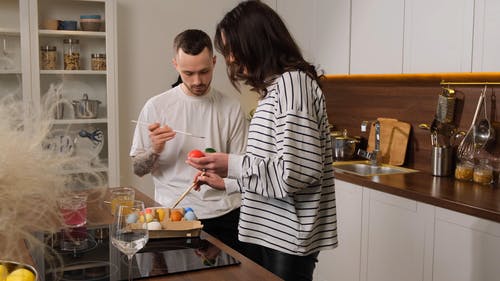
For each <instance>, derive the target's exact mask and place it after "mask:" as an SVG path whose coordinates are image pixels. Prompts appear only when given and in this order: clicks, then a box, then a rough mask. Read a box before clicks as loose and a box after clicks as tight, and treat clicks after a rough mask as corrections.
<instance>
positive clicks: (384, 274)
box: [314, 180, 500, 281]
mask: <svg viewBox="0 0 500 281" xmlns="http://www.w3.org/2000/svg"><path fill="white" fill-rule="evenodd" d="M335 184H336V195H337V199H336V202H337V220H338V234H339V246H338V247H337V248H336V249H334V250H331V251H323V252H321V253H320V255H319V262H318V264H317V267H316V270H315V275H314V280H315V281H333V280H341V281H351V280H352V281H354V280H355V281H401V280H404V281H493V280H495V281H497V280H499V276H500V266H498V261H500V223H496V222H493V221H489V220H485V219H481V218H477V217H473V216H470V215H465V214H462V213H459V212H454V211H451V210H448V209H443V208H439V207H435V206H432V205H429V204H425V203H421V202H417V201H414V200H409V199H406V198H403V197H399V196H394V195H391V194H387V193H384V192H380V191H377V190H374V189H371V188H366V187H363V186H359V185H354V184H351V183H348V182H344V181H340V180H336V182H335Z"/></svg>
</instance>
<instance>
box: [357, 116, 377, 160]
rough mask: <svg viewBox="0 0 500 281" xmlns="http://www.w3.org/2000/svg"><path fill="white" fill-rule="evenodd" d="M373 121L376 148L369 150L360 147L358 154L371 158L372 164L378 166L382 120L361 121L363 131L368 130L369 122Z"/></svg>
mask: <svg viewBox="0 0 500 281" xmlns="http://www.w3.org/2000/svg"><path fill="white" fill-rule="evenodd" d="M370 123H373V124H374V125H375V149H373V151H372V152H368V151H366V150H363V149H358V155H359V156H361V157H363V158H366V159H368V160H370V162H371V165H372V166H378V165H379V163H378V156H379V155H378V154H379V152H380V121H378V120H375V121H363V122H361V132H366V131H367V128H368V124H370Z"/></svg>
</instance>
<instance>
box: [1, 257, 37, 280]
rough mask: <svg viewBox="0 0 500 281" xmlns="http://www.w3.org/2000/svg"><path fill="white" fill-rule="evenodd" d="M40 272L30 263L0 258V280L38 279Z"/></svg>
mask: <svg viewBox="0 0 500 281" xmlns="http://www.w3.org/2000/svg"><path fill="white" fill-rule="evenodd" d="M37 280H38V273H37V271H36V269H35V268H34V267H32V266H31V265H28V264H24V263H19V262H14V261H4V260H0V281H37Z"/></svg>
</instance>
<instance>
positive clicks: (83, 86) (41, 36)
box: [0, 0, 119, 187]
mask: <svg viewBox="0 0 500 281" xmlns="http://www.w3.org/2000/svg"><path fill="white" fill-rule="evenodd" d="M115 13H116V3H115V1H114V0H5V1H1V2H0V39H2V44H3V41H5V42H6V43H5V46H6V49H7V50H8V53H11V54H12V55H10V54H9V56H10V57H12V58H13V59H12V61H13V65H14V66H13V67H10V68H7V69H6V68H5V67H3V69H0V83H1V87H0V97H2V96H6V95H8V94H12V93H14V94H16V95H18V96H20V97H22V100H23V102H24V103H25V104H26V107H25V108H26V109H27V110H26V114H35V113H37V112H40V111H42V110H44V109H47V108H49V107H50V106H52V105H53V104H54V103H55V100H54V96H51V98H48V97H49V95H48V93H50V92H54V91H51V89H54V88H55V87H54V86H57V85H61V87H60V88H59V89H60V91H59V93H60V94H61V97H62V99H63V100H66V101H67V104H65V105H64V107H65V108H64V116H63V118H61V119H54V120H53V121H52V122H53V128H52V131H51V133H50V134H49V136H48V141H47V142H46V144H44V146H46V145H47V146H50V147H51V149H53V150H57V149H59V150H64V149H68V150H69V151H71V153H72V155H73V156H74V157H79V158H78V159H80V160H81V161H80V162H79V163H81V164H82V167H83V168H82V167H80V165H79V168H75V167H67V169H65V170H64V171H62V173H65V174H70V175H72V177H73V178H74V179H75V181H74V183H72V184H71V185H72V187H78V186H77V185H78V182H79V180H78V178H80V179H81V178H82V177H83V178H85V176H86V174H87V172H95V173H100V174H101V175H102V176H103V178H104V179H105V181H106V182H105V183H104V184H107V185H113V186H116V185H118V184H119V175H118V164H119V163H118V146H117V143H118V141H117V136H118V131H117V130H118V126H117V124H118V118H117V95H116V91H117V90H116V88H117V79H116V75H115V71H116V70H115V69H116V59H115V54H116V39H115V38H116V35H115V29H116V27H115V21H116V20H115ZM88 14H98V15H101V17H102V18H103V19H104V20H105V31H81V30H80V28H79V29H78V30H47V29H44V25H43V22H44V21H45V20H48V19H56V20H74V21H77V22H78V21H79V19H80V15H88ZM78 25H79V24H78ZM66 38H71V39H78V40H79V42H80V44H79V45H80V52H79V53H80V64H81V67H80V69H78V70H64V68H63V49H64V48H63V40H64V39H66ZM3 39H5V40H3ZM45 45H49V46H55V47H56V48H57V65H56V68H55V69H53V70H41V69H40V61H39V60H40V57H39V56H40V47H41V46H45ZM3 53H4V52H2V54H3ZM92 53H105V54H106V64H107V66H106V70H100V71H95V70H91V67H90V58H91V54H92ZM0 68H1V58H0ZM84 93H85V94H87V95H88V98H89V100H99V102H100V105H99V106H100V110H99V112H98V115H97V118H85V119H84V118H76V117H75V114H74V113H73V112H74V111H73V107H72V105H71V102H72V101H74V100H78V101H79V100H82V99H83V94H84ZM61 140H64V141H65V143H64V144H63V143H61V142H60V141H61ZM54 147H56V148H57V149H54ZM57 153H58V152H55V155H54V157H56V156H57ZM59 153H60V152H59Z"/></svg>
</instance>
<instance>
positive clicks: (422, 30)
mask: <svg viewBox="0 0 500 281" xmlns="http://www.w3.org/2000/svg"><path fill="white" fill-rule="evenodd" d="M405 6H406V7H405V21H404V27H405V29H404V61H403V73H422V72H470V71H471V61H472V36H473V29H474V0H439V1H436V0H406V1H405Z"/></svg>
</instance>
